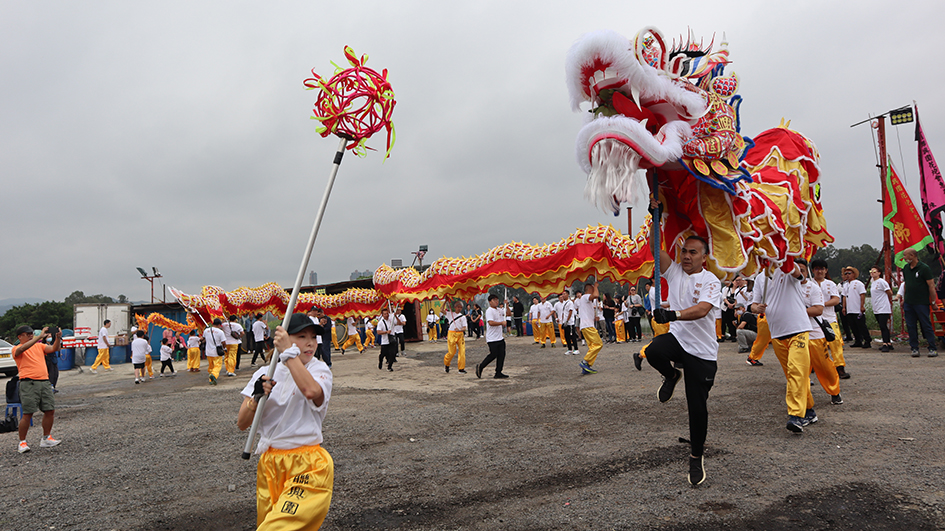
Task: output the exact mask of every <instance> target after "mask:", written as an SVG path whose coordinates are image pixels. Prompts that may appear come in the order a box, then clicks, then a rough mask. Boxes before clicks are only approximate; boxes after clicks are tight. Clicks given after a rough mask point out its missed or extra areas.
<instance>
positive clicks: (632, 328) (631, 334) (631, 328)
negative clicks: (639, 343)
mask: <svg viewBox="0 0 945 531" xmlns="http://www.w3.org/2000/svg"><path fill="white" fill-rule="evenodd" d="M625 326H626V328H627V338H628V339H643V327H641V326H640V316H639V315H631V316H630V320H629V321H627V324H626V325H625Z"/></svg>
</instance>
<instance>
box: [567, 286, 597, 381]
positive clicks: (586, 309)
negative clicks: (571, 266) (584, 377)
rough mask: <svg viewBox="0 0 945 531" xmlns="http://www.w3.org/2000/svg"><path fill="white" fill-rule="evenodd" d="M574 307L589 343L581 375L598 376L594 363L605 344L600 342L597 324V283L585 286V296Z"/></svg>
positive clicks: (581, 365)
mask: <svg viewBox="0 0 945 531" xmlns="http://www.w3.org/2000/svg"><path fill="white" fill-rule="evenodd" d="M574 305H575V306H576V307H577V311H578V319H580V321H581V335H582V336H584V341H585V342H586V343H587V354H585V355H584V360H583V361H582V362H581V364H580V365H579V366H580V367H581V374H597V369H595V368H594V362H595V361H597V354H598V353H599V352H600V349H601V347H603V346H604V343H603V342H602V341H601V340H600V334H599V333H598V332H597V327H596V326H595V323H596V322H597V282H594V283H593V284H591V283H590V282H588V283H587V284H584V294H583V295H581V296H580V297H579V298H578V299H577V301H575V303H574Z"/></svg>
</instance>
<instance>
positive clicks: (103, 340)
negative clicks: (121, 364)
mask: <svg viewBox="0 0 945 531" xmlns="http://www.w3.org/2000/svg"><path fill="white" fill-rule="evenodd" d="M98 348H108V329H107V328H105V327H104V326H103V327H102V329H101V330H99V331H98ZM139 363H144V362H143V361H142V362H139Z"/></svg>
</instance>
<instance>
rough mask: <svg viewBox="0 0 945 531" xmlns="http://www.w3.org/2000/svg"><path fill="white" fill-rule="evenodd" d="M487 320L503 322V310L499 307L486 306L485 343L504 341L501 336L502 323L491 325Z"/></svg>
mask: <svg viewBox="0 0 945 531" xmlns="http://www.w3.org/2000/svg"><path fill="white" fill-rule="evenodd" d="M489 321H493V322H497V323H504V322H505V311H503V310H501V309H499V308H493V307H492V306H490V307H488V308H486V343H492V342H493V341H504V337H503V336H502V325H499V326H492V325H491V324H489Z"/></svg>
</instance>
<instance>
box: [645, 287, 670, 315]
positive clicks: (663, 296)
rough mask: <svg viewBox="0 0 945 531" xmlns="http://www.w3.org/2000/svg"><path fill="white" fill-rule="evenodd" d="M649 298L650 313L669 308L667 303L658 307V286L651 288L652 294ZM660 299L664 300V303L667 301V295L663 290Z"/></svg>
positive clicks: (650, 293)
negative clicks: (657, 309)
mask: <svg viewBox="0 0 945 531" xmlns="http://www.w3.org/2000/svg"><path fill="white" fill-rule="evenodd" d="M661 282H662V281H661ZM648 297H649V298H650V311H651V312H652V311H653V310H655V309H656V308H660V307H662V308H666V307H667V305H666V303H665V302H661V303H660V305H659V306H657V305H656V286H650V292H649V294H648ZM660 298H661V299H663V300H664V301H665V300H666V294H665V293H663V290H662V289H660Z"/></svg>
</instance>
